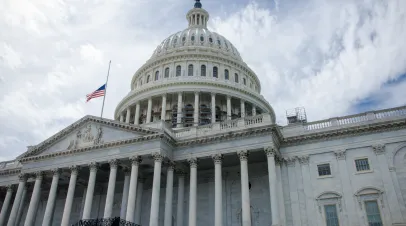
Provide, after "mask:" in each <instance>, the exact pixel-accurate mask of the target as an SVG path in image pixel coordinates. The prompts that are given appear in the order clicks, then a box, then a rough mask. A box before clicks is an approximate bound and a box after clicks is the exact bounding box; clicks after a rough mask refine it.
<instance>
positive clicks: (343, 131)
mask: <svg viewBox="0 0 406 226" xmlns="http://www.w3.org/2000/svg"><path fill="white" fill-rule="evenodd" d="M404 128H406V120H404V119H402V120H396V121H390V122H381V123H375V124H368V125H361V126H356V127H348V128H339V129H335V130H329V131H322V132H315V133H309V134H304V135H300V136H294V137H289V138H283V143H282V146H292V145H298V144H306V143H313V142H318V141H327V140H333V139H339V138H345V137H350V136H354V135H366V134H371V133H377V132H386V131H393V130H399V129H404Z"/></svg>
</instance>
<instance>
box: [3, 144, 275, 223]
mask: <svg viewBox="0 0 406 226" xmlns="http://www.w3.org/2000/svg"><path fill="white" fill-rule="evenodd" d="M264 150H265V153H266V154H267V160H268V170H269V186H270V205H271V210H272V225H279V213H278V202H279V201H278V197H277V193H276V186H277V185H276V171H275V154H276V151H275V150H274V149H273V148H265V149H264ZM237 154H238V156H239V159H240V166H241V200H242V215H241V216H242V225H243V226H251V212H250V194H249V181H248V178H249V177H248V154H249V152H248V151H239V152H237ZM152 157H153V159H154V176H153V184H152V195H151V209H150V218H149V226H158V220H159V206H160V203H159V201H160V197H159V196H160V188H161V184H160V183H161V169H162V162H163V159H164V156H163V155H162V154H160V153H154V154H152ZM211 157H212V159H213V162H214V171H215V179H214V181H215V189H214V191H215V201H214V205H215V206H214V216H215V217H214V225H215V226H222V225H223V203H222V202H223V199H222V190H223V187H222V160H223V156H222V155H221V154H215V155H213V156H211ZM129 160H130V162H131V170H128V168H124V170H125V178H124V188H123V198H122V204H121V211H120V217H121V218H122V219H125V220H126V221H127V222H130V223H135V222H137V223H140V222H139V218H140V215H141V211H140V208H141V195H142V189H143V188H142V187H141V188H138V189H137V187H138V186H139V185H138V180H139V177H138V174H139V173H138V172H139V165H140V163H141V161H142V158H141V157H140V156H133V157H131V158H129ZM118 162H119V161H118V160H117V159H113V160H110V161H109V165H110V174H109V181H108V188H107V194H106V204H105V209H104V215H103V216H104V218H105V219H109V218H112V217H113V214H112V213H113V200H114V194H115V185H116V176H117V167H118ZM188 163H189V166H190V182H189V189H190V191H189V207H188V208H189V209H188V212H189V218H188V223H187V225H188V226H196V223H197V222H196V220H197V189H198V187H197V168H198V159H197V158H190V159H188ZM98 166H99V164H98V163H95V162H92V163H90V164H89V165H88V167H89V169H90V174H89V180H88V185H87V190H86V197H85V202H84V208H83V214H82V219H83V220H91V210H92V209H91V207H92V201H93V198H94V197H93V195H94V188H95V183H96V174H97V170H98ZM174 171H175V163H173V162H169V165H168V167H167V183H166V196H165V213H164V216H165V217H164V226H172V215H173V210H172V206H173V205H172V202H173V198H172V197H173V184H174V183H173V182H174ZM60 172H61V171H60V169H55V170H52V173H53V177H52V183H51V187H50V190H49V195H48V200H47V204H46V209H45V213H44V216H43V220H42V225H43V226H46V225H50V224H51V220H52V217H53V212H54V208H55V201H56V195H57V190H58V182H59V177H60ZM78 172H79V167H78V166H72V167H70V180H69V188H68V192H67V195H66V200H65V206H64V210H63V215H62V221H61V225H62V226H68V225H69V223H70V222H69V221H70V215H71V211H72V203H73V198H74V193H75V187H76V182H77V177H78ZM177 177H178V191H177V192H178V200H177V213H176V216H177V218H176V219H177V224H176V226H183V225H184V222H183V216H184V206H183V203H184V202H183V200H184V191H185V173H184V171H181V170H177ZM42 181H43V172H37V173H35V183H34V188H33V192H32V196H31V200H30V203H29V207H28V211H27V215H26V218H25V221H24V222H25V223H24V225H25V226H32V225H34V220H35V214H36V210H37V208H38V203H39V201H40V192H41V184H42ZM26 182H27V175H25V174H21V175H20V182H19V185H18V188H17V192H16V195H15V198H14V202H13V205H12V207H11V213H10V215H9V216H8V218H7V216H6V214H7V212H8V208H9V207H10V203H11V198H12V194H13V189H12V187H11V186H9V187H8V188H7V194H6V196H5V199H4V202H3V206H2V209H1V213H0V225H4V224H5V222H6V220H7V219H8V222H7V226H15V225H16V221H17V215H18V212H19V210H21V208H24V206H21V203H22V202H21V199H22V197H23V193H24V188H25V186H26ZM140 185H141V186H142V184H140ZM140 190H141V191H140ZM136 210H137V211H136ZM37 217H38V216H37ZM136 218H138V219H136Z"/></svg>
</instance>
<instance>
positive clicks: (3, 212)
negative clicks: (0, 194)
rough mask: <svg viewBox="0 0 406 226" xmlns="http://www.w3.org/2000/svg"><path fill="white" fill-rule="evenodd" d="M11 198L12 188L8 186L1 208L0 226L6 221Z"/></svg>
mask: <svg viewBox="0 0 406 226" xmlns="http://www.w3.org/2000/svg"><path fill="white" fill-rule="evenodd" d="M11 196H13V187H12V185H9V186H7V194H6V197H5V198H4V202H3V206H2V207H1V213H0V225H4V223H5V221H6V215H7V212H8V207H9V205H10V201H11Z"/></svg>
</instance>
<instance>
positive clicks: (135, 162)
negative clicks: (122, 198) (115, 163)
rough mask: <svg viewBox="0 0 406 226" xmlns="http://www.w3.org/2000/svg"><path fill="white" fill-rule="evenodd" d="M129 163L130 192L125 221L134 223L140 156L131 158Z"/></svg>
mask: <svg viewBox="0 0 406 226" xmlns="http://www.w3.org/2000/svg"><path fill="white" fill-rule="evenodd" d="M130 161H131V179H130V191H129V193H128V203H127V213H126V221H128V222H131V223H134V210H135V199H136V197H137V180H138V167H139V165H140V163H141V161H142V159H141V157H140V156H133V157H131V158H130Z"/></svg>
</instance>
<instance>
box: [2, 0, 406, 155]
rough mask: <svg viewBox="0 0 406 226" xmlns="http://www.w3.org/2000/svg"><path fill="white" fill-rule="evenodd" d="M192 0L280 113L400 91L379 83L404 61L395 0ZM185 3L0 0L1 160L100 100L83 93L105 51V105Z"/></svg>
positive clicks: (99, 76) (329, 112)
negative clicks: (264, 1)
mask: <svg viewBox="0 0 406 226" xmlns="http://www.w3.org/2000/svg"><path fill="white" fill-rule="evenodd" d="M231 3H232V4H231ZM203 4H204V7H205V8H206V9H207V10H208V11H209V12H210V13H211V18H214V19H211V21H210V26H211V27H212V28H213V29H214V30H215V31H217V32H219V33H220V34H222V35H224V36H225V37H227V38H228V39H229V40H230V41H231V42H233V43H234V45H235V46H236V47H237V49H239V50H240V52H241V54H242V56H243V58H244V60H245V61H246V62H247V63H248V64H249V65H250V66H251V67H252V69H254V70H255V72H256V73H257V74H258V76H259V77H260V79H261V81H262V87H271V89H263V95H264V96H265V97H266V99H267V100H269V102H270V103H271V105H272V106H273V107H274V109H275V111H276V112H277V115H278V121H280V122H284V117H283V115H284V110H285V109H288V108H293V107H296V106H305V107H306V109H307V112H308V115H309V118H310V119H314V120H315V119H321V118H324V117H330V116H334V115H342V114H346V113H349V112H350V111H351V109H352V107H353V106H354V104H355V103H357V101H358V100H360V99H363V98H365V97H368V96H371V95H372V96H373V97H375V96H376V95H377V93H379V92H381V93H385V95H386V96H388V98H387V99H382V100H380V103H379V104H377V107H380V106H382V107H390V106H394V105H397V104H401V103H402V99H401V98H399V96H400V95H401V94H402V92H403V94H404V91H403V90H404V89H403V88H404V87H405V86H404V84H403V83H402V84H395V85H392V86H385V87H384V88H383V89H382V90H380V87H381V86H382V85H383V84H384V83H385V82H386V81H387V80H389V79H390V78H395V77H396V76H398V75H399V74H401V73H402V72H405V68H406V67H405V62H406V51H405V50H406V48H405V45H406V42H404V40H406V27H405V26H406V25H405V24H406V23H405V21H404V15H405V10H406V5H405V4H406V2H405V1H402V0H397V1H396V0H393V1H388V2H385V1H378V0H368V1H367V0H365V1H359V0H345V1H318V0H307V1H299V2H298V1H293V0H292V1H274V4H275V5H276V6H277V7H276V8H272V9H270V8H262V7H261V6H262V5H261V4H258V5H257V4H252V3H248V1H247V2H246V3H243V5H241V3H240V2H238V1H237V2H235V1H231V0H226V1H221V3H220V2H218V1H215V2H212V1H207V3H203ZM192 5H193V4H192V3H191V2H189V1H187V2H185V1H182V0H170V1H168V3H167V4H166V5H165V7H163V6H162V1H160V0H150V1H143V0H136V1H134V0H89V1H71V0H58V1H53V0H36V1H28V0H3V1H0V29H1V30H2V31H7V32H1V33H0V124H1V125H2V127H1V128H0V160H1V159H5V158H6V159H10V158H12V157H15V156H17V155H19V154H21V153H22V152H24V151H25V150H26V149H25V148H26V146H28V145H35V144H37V143H39V142H41V141H42V140H44V139H46V138H47V137H49V136H51V135H52V134H54V133H56V132H57V131H59V130H61V129H63V128H64V127H66V126H68V125H69V124H71V123H73V122H74V121H76V120H78V119H79V118H81V117H83V116H84V115H86V114H91V115H97V116H98V115H99V114H100V108H101V101H102V100H101V99H96V100H92V101H91V102H89V103H85V99H84V97H85V95H86V94H87V93H89V92H91V91H93V90H95V89H97V88H98V87H99V86H100V85H102V84H103V83H104V82H105V79H106V73H107V67H108V61H109V60H110V59H111V60H112V65H111V71H110V79H109V87H110V89H109V91H108V95H107V97H106V106H105V115H104V116H105V117H109V118H111V117H112V115H113V112H114V109H115V106H116V105H117V103H118V102H119V101H120V100H121V98H122V97H123V96H124V95H126V94H127V93H128V91H129V90H130V81H131V77H132V75H133V74H134V72H135V71H136V70H137V69H138V68H139V67H140V66H141V65H142V64H143V63H144V62H145V61H147V60H148V58H149V57H150V56H151V54H152V52H153V50H154V48H155V47H156V46H157V45H158V44H159V43H160V42H161V41H162V40H163V39H164V38H166V37H168V36H169V35H170V34H172V33H175V32H177V31H179V30H182V29H184V28H185V27H186V20H185V17H184V15H185V14H186V12H187V10H189V9H190V7H191V6H192ZM230 5H232V7H230ZM260 5H261V6H260ZM221 9H224V10H225V12H220V11H219V10H221ZM158 11H159V12H162V13H154V12H158ZM371 37H373V38H372V39H371ZM389 97H390V98H389ZM10 150H12V151H10Z"/></svg>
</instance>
